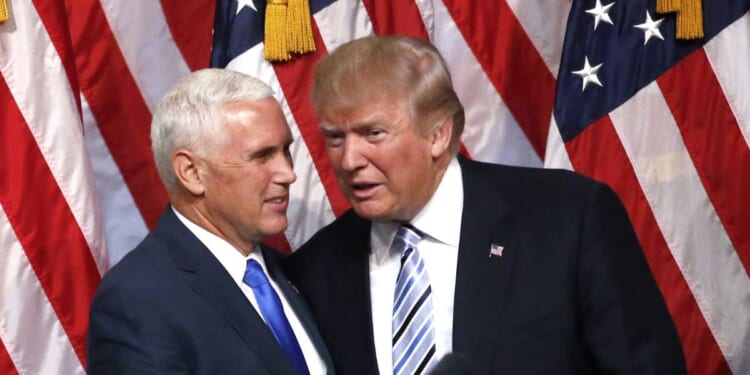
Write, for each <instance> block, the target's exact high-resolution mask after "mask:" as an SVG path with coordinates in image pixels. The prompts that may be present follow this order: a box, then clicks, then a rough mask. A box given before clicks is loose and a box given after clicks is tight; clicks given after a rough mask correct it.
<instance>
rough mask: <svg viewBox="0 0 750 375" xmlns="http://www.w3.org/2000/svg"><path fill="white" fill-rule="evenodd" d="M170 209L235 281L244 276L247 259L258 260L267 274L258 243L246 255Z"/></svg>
mask: <svg viewBox="0 0 750 375" xmlns="http://www.w3.org/2000/svg"><path fill="white" fill-rule="evenodd" d="M172 211H173V212H174V213H175V215H176V216H177V218H178V219H179V220H180V222H182V224H184V225H185V226H186V227H187V229H188V230H189V231H190V232H191V233H193V234H194V235H195V236H196V237H198V240H200V241H201V242H202V243H203V245H205V246H206V248H208V251H210V252H211V254H213V256H214V257H215V258H216V259H217V260H218V261H219V263H221V265H222V266H223V267H224V269H226V270H227V272H228V273H229V275H230V276H231V277H232V279H233V280H235V281H236V282H237V283H241V282H242V278H243V277H244V276H245V269H246V268H247V260H248V259H255V260H256V261H258V263H260V265H261V268H263V271H264V272H265V273H266V274H268V271H267V270H266V262H265V261H264V259H263V254H262V253H261V251H260V247H259V246H258V245H256V246H255V248H253V250H252V251H251V252H250V255H249V256H247V257H246V256H244V255H242V253H240V252H239V250H237V249H236V248H235V247H234V246H232V245H231V244H230V243H229V242H227V241H226V240H224V239H223V238H221V237H219V236H217V235H215V234H213V233H211V232H209V231H207V230H206V229H204V228H203V227H201V226H199V225H198V224H195V223H194V222H192V221H190V219H188V218H187V217H185V216H183V215H182V214H181V213H179V212H178V211H177V210H176V209H175V208H174V207H172Z"/></svg>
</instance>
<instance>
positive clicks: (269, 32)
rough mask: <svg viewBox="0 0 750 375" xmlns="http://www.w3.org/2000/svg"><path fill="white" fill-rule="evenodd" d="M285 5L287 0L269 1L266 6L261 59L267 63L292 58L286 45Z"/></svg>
mask: <svg viewBox="0 0 750 375" xmlns="http://www.w3.org/2000/svg"><path fill="white" fill-rule="evenodd" d="M286 5H287V0H269V1H268V2H267V5H266V22H265V30H264V34H265V40H264V43H265V49H264V50H263V57H265V59H266V60H268V61H287V60H289V59H291V58H292V55H290V54H289V49H288V48H287V44H286V41H287V38H286V34H287V28H286Z"/></svg>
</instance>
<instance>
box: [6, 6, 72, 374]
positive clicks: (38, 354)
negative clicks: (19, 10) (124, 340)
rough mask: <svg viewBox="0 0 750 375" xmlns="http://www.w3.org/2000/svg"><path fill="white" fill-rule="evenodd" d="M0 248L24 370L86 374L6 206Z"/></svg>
mask: <svg viewBox="0 0 750 375" xmlns="http://www.w3.org/2000/svg"><path fill="white" fill-rule="evenodd" d="M14 14H15V13H14ZM0 249H3V255H2V256H0V340H2V342H3V344H4V345H5V348H6V350H7V351H8V355H9V356H10V358H11V361H13V365H14V366H15V368H16V370H17V371H18V373H19V374H21V375H23V374H84V370H83V367H82V366H81V362H80V361H79V360H78V357H77V356H76V353H75V351H73V347H72V346H71V345H70V341H69V340H68V336H67V334H66V333H65V331H64V330H63V327H62V325H61V324H60V321H59V320H58V318H57V315H56V314H55V311H54V309H53V308H52V305H51V304H50V301H49V299H47V295H46V294H45V293H44V290H43V289H42V286H41V285H40V284H39V280H38V279H37V277H36V273H35V272H34V270H33V269H32V267H31V264H30V263H29V260H28V258H27V257H26V253H25V252H24V250H23V248H22V247H21V244H20V243H19V242H18V238H17V237H16V234H15V232H14V231H13V228H12V227H11V225H10V222H9V221H8V217H7V216H6V214H5V210H4V209H3V207H0ZM59 250H60V251H64V249H59Z"/></svg>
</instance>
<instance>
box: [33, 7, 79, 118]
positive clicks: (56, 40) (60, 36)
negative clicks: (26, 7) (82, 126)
mask: <svg viewBox="0 0 750 375" xmlns="http://www.w3.org/2000/svg"><path fill="white" fill-rule="evenodd" d="M33 4H34V7H35V8H36V11H37V13H39V19H40V20H41V21H42V23H43V24H44V28H45V29H46V30H47V35H49V38H50V40H51V41H52V45H54V46H55V50H56V51H57V54H58V56H60V60H61V62H62V65H63V69H65V75H67V76H68V83H69V84H70V89H71V91H72V92H75V93H77V92H78V91H79V87H78V74H77V73H76V65H75V56H74V54H73V43H72V42H71V40H70V34H68V20H67V19H66V18H65V3H64V2H63V1H61V0H58V1H40V0H34V2H33ZM73 99H74V100H75V102H76V106H77V108H78V113H79V115H80V113H81V97H80V96H78V95H73Z"/></svg>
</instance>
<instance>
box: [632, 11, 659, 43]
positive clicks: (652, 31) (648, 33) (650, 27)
mask: <svg viewBox="0 0 750 375" xmlns="http://www.w3.org/2000/svg"><path fill="white" fill-rule="evenodd" d="M662 21H664V19H663V18H659V19H658V20H656V21H654V20H652V19H651V14H649V13H648V10H647V11H646V21H645V22H643V23H642V24H638V25H635V26H633V27H635V28H636V29H641V30H643V36H644V38H645V40H644V41H643V45H644V46H645V45H646V43H648V40H649V39H651V37H652V36H655V37H657V38H659V39H661V40H664V37H663V36H662V35H661V31H659V26H660V25H661V23H662Z"/></svg>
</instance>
